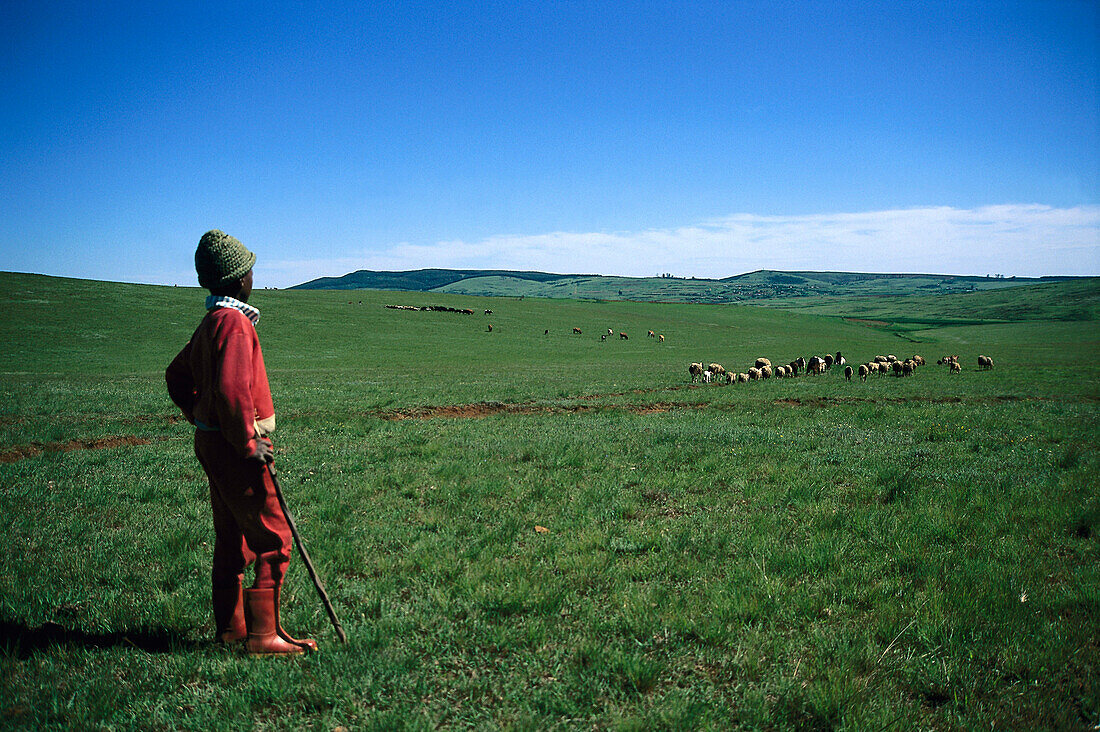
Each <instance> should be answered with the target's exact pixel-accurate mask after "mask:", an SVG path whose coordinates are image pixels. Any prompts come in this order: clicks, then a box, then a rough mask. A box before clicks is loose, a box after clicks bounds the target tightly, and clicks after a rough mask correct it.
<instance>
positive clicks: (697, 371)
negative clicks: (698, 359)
mask: <svg viewBox="0 0 1100 732" xmlns="http://www.w3.org/2000/svg"><path fill="white" fill-rule="evenodd" d="M688 373H689V374H691V383H693V384H694V383H695V382H696V381H697V380H698V379H699V377H700V376H702V375H703V364H701V363H693V364H690V365H689V366H688Z"/></svg>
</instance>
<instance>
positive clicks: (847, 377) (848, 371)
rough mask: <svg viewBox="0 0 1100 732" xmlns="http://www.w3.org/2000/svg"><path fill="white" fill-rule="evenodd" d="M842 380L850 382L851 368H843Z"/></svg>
mask: <svg viewBox="0 0 1100 732" xmlns="http://www.w3.org/2000/svg"><path fill="white" fill-rule="evenodd" d="M844 380H845V381H851V380H852V367H851V366H845V367H844Z"/></svg>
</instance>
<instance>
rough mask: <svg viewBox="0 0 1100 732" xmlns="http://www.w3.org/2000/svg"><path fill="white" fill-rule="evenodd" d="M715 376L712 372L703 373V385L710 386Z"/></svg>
mask: <svg viewBox="0 0 1100 732" xmlns="http://www.w3.org/2000/svg"><path fill="white" fill-rule="evenodd" d="M713 376H714V374H712V373H711V372H710V371H709V370H708V371H704V372H703V383H704V384H709V383H710V380H711V378H712V377H713Z"/></svg>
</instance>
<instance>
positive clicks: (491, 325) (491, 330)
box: [489, 323, 493, 333]
mask: <svg viewBox="0 0 1100 732" xmlns="http://www.w3.org/2000/svg"><path fill="white" fill-rule="evenodd" d="M489 332H490V333H492V332H493V324H492V323H489Z"/></svg>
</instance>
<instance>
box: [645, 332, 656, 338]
mask: <svg viewBox="0 0 1100 732" xmlns="http://www.w3.org/2000/svg"><path fill="white" fill-rule="evenodd" d="M656 337H657V334H656V333H654V332H653V331H648V332H647V333H646V338H656Z"/></svg>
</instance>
